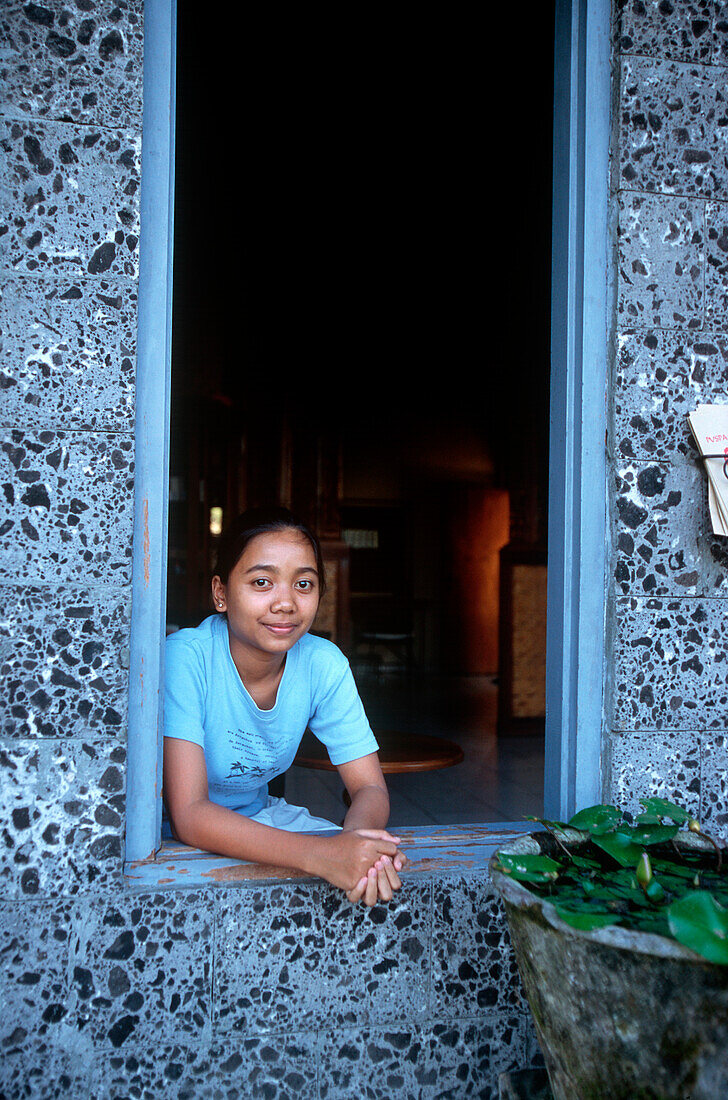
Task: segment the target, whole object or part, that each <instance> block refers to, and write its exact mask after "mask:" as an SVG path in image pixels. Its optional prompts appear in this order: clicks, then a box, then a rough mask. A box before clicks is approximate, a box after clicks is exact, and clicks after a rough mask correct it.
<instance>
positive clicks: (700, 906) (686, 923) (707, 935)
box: [667, 890, 728, 966]
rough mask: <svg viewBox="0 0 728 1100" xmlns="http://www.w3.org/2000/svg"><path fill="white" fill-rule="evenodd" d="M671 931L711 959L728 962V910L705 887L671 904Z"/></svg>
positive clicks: (668, 912) (669, 922)
mask: <svg viewBox="0 0 728 1100" xmlns="http://www.w3.org/2000/svg"><path fill="white" fill-rule="evenodd" d="M667 921H668V924H669V926H670V931H671V933H672V934H673V936H674V937H675V939H676V940H678V942H679V943H682V944H684V946H685V947H690V948H692V950H693V951H697V953H698V954H699V955H702V956H703V958H705V959H708V961H709V962H712V963H719V964H720V965H722V966H728V910H727V909H724V908H723V907H722V906H721V905H718V904H717V902H715V901H714V900H713V898H712V897H711V895H710V894H708V893H707V892H706V891H705V890H696V891H694V892H693V893H691V894H686V895H685V897H683V898H680V900H679V901H674V902H673V903H672V905H669V906H668V908H667Z"/></svg>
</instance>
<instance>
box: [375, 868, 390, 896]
mask: <svg viewBox="0 0 728 1100" xmlns="http://www.w3.org/2000/svg"><path fill="white" fill-rule="evenodd" d="M377 893H378V894H379V899H380V901H391V900H392V885H391V883H390V881H389V876H388V874H387V868H386V867H382V869H381V871H379V872H378V873H377Z"/></svg>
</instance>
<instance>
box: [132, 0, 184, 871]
mask: <svg viewBox="0 0 728 1100" xmlns="http://www.w3.org/2000/svg"><path fill="white" fill-rule="evenodd" d="M176 14H177V12H176V3H175V0H145V4H144V109H143V116H142V184H141V200H140V201H141V232H140V238H139V248H140V267H139V307H138V320H137V372H136V421H135V461H136V465H135V492H134V549H133V566H132V570H133V572H132V611H131V642H130V658H129V725H128V757H127V785H126V858H127V860H139V859H147V858H149V857H150V856H151V855H152V854H153V853H154V852H155V851H156V850H157V848H159V844H160V835H161V821H162V799H161V792H162V691H161V689H162V685H163V683H164V645H163V640H164V636H165V612H166V595H167V501H168V494H169V409H170V398H169V395H170V374H171V338H172V274H173V242H174V144H175V143H174V129H175V83H176V79H175V74H176V64H175V54H176Z"/></svg>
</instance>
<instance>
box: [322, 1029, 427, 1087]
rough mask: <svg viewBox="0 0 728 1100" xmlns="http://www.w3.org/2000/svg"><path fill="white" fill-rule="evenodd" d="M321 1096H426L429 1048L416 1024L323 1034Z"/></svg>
mask: <svg viewBox="0 0 728 1100" xmlns="http://www.w3.org/2000/svg"><path fill="white" fill-rule="evenodd" d="M318 1053H319V1059H320V1069H319V1096H320V1097H321V1100H349V1098H350V1097H352V1096H363V1097H367V1100H387V1098H391V1097H415V1096H422V1097H424V1096H425V1092H424V1090H423V1089H422V1086H421V1083H420V1082H419V1081H418V1078H417V1070H418V1069H419V1071H420V1074H424V1070H425V1067H424V1057H425V1055H424V1050H423V1044H422V1040H421V1037H420V1034H419V1032H418V1030H417V1029H416V1028H408V1027H407V1026H403V1025H402V1024H400V1026H399V1027H396V1028H395V1027H392V1028H391V1029H384V1028H381V1029H373V1028H357V1029H352V1030H349V1031H340V1032H334V1033H329V1034H326V1035H324V1036H322V1041H321V1042H320V1045H319V1052H318Z"/></svg>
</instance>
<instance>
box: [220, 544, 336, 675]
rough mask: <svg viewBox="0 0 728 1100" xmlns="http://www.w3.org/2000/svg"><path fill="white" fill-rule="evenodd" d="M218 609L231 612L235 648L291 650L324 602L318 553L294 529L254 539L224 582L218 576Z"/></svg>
mask: <svg viewBox="0 0 728 1100" xmlns="http://www.w3.org/2000/svg"><path fill="white" fill-rule="evenodd" d="M212 594H213V599H214V601H215V607H216V609H217V610H218V611H220V612H227V620H228V631H229V634H230V644H231V649H232V647H235V648H236V649H237V651H238V653H240V652H241V647H242V649H245V650H247V651H254V652H255V653H256V654H258V655H263V654H269V655H275V654H285V653H287V652H288V650H289V649H291V647H292V646H293V645H295V643H296V642H297V641H298V639H299V638H301V637H302V636H303V635H304V634H305V633H306V632H307V631H308V629H309V628H310V626H311V625H312V623H313V621H314V618H315V617H316V612H317V610H318V604H319V595H320V592H319V575H318V570H317V569H316V555H315V553H314V550H313V547H312V546H311V543H310V542H309V541H308V539H307V538H306V536H305V535H302V534H301V532H300V531H296V530H294V529H284V530H281V531H270V532H268V533H266V534H263V535H256V537H255V538H254V539H252V540H251V541H250V542H249V543H248V545H247V546H246V548H245V550H244V551H243V554H242V556H241V557H240V558H239V559H238V561H237V563H236V565H235V568H234V569H233V570H232V571H231V573H230V576H229V577H228V581H227V584H223V583H222V581H221V580H220V578H219V577H213V580H212Z"/></svg>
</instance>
